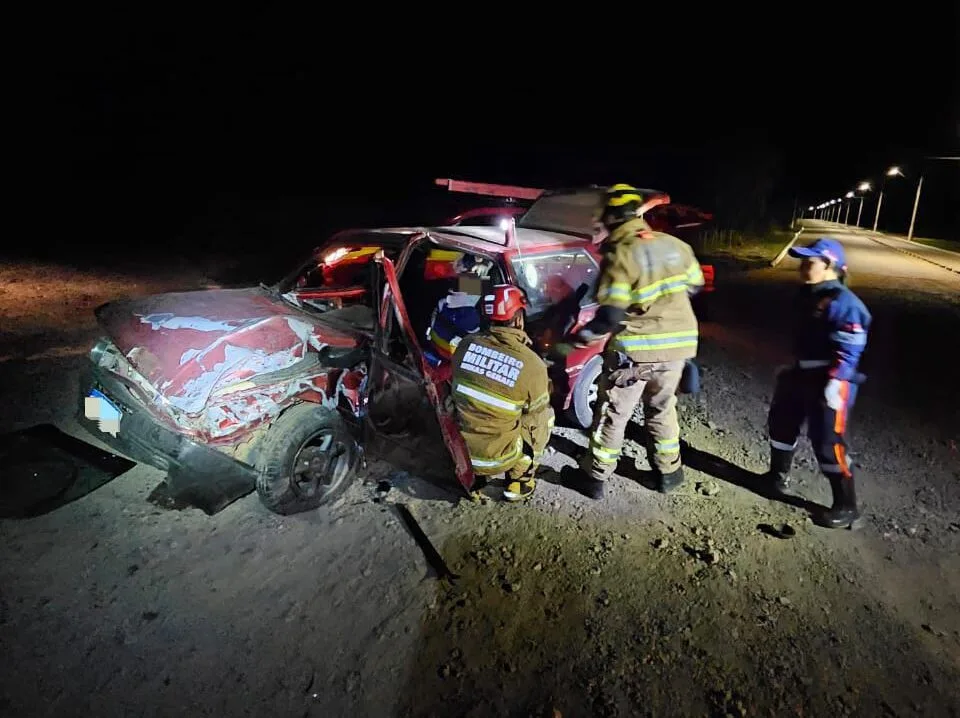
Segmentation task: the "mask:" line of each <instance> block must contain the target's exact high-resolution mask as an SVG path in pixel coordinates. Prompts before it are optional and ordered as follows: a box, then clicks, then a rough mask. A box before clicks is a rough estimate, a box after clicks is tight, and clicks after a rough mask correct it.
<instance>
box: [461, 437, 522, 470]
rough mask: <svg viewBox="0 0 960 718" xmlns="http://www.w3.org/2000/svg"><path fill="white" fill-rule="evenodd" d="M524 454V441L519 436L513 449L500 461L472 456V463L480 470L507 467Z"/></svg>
mask: <svg viewBox="0 0 960 718" xmlns="http://www.w3.org/2000/svg"><path fill="white" fill-rule="evenodd" d="M522 452H523V439H521V438H520V437H519V436H518V437H517V441H516V443H514V445H513V449H512V450H511V451H510V453H509V454H507V455H506V456H504V457H502V458H499V459H488V458H485V457H479V456H473V455H471V456H470V463H471V464H473V465H474V466H476V467H477V468H480V469H495V468H497V467H499V466H505V465H506V464H509V463H511V462H513V461H516V458H517V456H519V455H520V454H521V453H522Z"/></svg>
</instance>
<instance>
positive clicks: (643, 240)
mask: <svg viewBox="0 0 960 718" xmlns="http://www.w3.org/2000/svg"><path fill="white" fill-rule="evenodd" d="M642 204H643V197H642V196H641V194H640V192H639V191H638V190H637V189H635V188H634V187H631V186H630V185H623V184H618V185H614V186H613V187H611V188H610V189H609V190H608V191H607V196H606V203H605V206H604V208H603V213H602V215H601V222H602V223H603V225H604V226H605V227H606V228H607V229H608V231H609V233H610V234H609V236H608V237H607V238H606V239H605V240H604V243H603V252H604V260H603V264H602V266H601V275H600V280H599V282H598V284H597V301H598V302H599V304H600V308H599V309H598V311H597V314H596V317H595V318H594V319H593V321H591V322H590V323H589V324H587V325H586V326H585V327H583V328H582V329H581V330H580V331H579V332H577V334H576V335H575V340H576V341H577V342H578V343H580V344H584V343H591V342H594V341H601V340H602V339H603V338H604V336H605V335H606V334H608V333H610V332H613V336H611V337H610V340H609V342H608V343H607V347H606V351H605V353H604V367H603V374H602V375H601V378H600V387H599V395H598V398H597V405H596V411H595V413H594V418H593V426H592V427H591V434H590V446H589V450H588V451H587V453H585V454H584V456H583V457H582V459H581V462H580V464H581V468H582V469H583V470H584V472H585V473H586V476H585V477H582V479H583V487H582V488H583V490H584V491H583V493H585V494H586V495H588V496H590V497H592V498H595V499H599V498H602V497H603V488H604V483H603V482H604V481H606V479H608V478H609V477H610V475H611V474H612V473H613V471H614V469H615V468H616V465H617V459H618V458H619V456H620V449H621V446H622V444H623V435H624V431H625V430H626V427H627V422H629V421H630V417H631V416H632V415H633V412H634V409H635V408H636V407H637V405H638V404H642V405H643V413H644V417H645V423H646V428H647V432H648V434H649V436H650V439H651V444H652V446H651V448H652V452H653V456H652V460H651V462H650V463H651V464H652V465H653V467H654V469H655V470H656V473H657V475H658V478H659V485H658V488H659V490H660V491H661V492H667V491H669V490H671V489H673V488H675V487H677V486H679V485H680V484H681V483H683V468H682V466H681V464H680V425H679V423H678V421H677V411H676V404H677V398H676V392H677V387H678V385H679V383H680V379H681V376H682V374H683V369H684V363H685V361H686V360H687V359H692V358H693V357H695V356H696V354H697V341H698V327H697V319H696V316H695V315H694V313H693V308H692V307H691V305H690V295H691V294H693V293H695V292H696V291H698V289H699V287H701V286H703V274H702V272H701V270H700V263H699V262H698V261H697V258H696V256H695V255H694V253H693V250H692V249H691V248H690V246H689V245H688V244H686V243H685V242H683V241H681V240H679V239H677V238H676V237H673V236H671V235H669V234H664V233H662V232H654V231H652V230H651V229H650V227H649V225H647V223H646V222H645V221H644V220H643V219H642V218H640V217H639V216H638V212H639V210H640V208H641V205H642Z"/></svg>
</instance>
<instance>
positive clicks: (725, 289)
mask: <svg viewBox="0 0 960 718" xmlns="http://www.w3.org/2000/svg"><path fill="white" fill-rule="evenodd" d="M804 226H805V228H806V229H805V231H804V232H803V234H801V235H800V238H799V240H798V244H801V245H802V244H805V243H807V242H810V241H812V240H813V239H815V238H816V237H818V236H822V235H830V236H832V237H836V238H837V239H839V240H840V241H841V242H842V243H843V245H844V248H845V249H846V251H847V264H848V266H849V267H850V273H851V274H850V287H851V289H853V290H854V291H855V292H856V293H857V294H858V295H859V296H860V298H861V299H863V301H864V302H865V303H866V305H867V307H868V308H869V309H870V311H871V313H872V314H873V319H874V321H873V326H872V328H871V332H870V342H869V345H868V347H867V353H866V355H865V357H864V361H863V363H862V365H861V368H862V369H863V370H864V371H865V372H866V373H867V374H868V375H869V377H870V380H869V387H868V389H867V391H866V393H865V396H864V403H863V407H862V410H863V411H867V410H870V411H874V412H876V413H879V414H886V415H888V416H890V417H891V420H892V421H906V422H907V423H912V424H913V425H915V426H920V425H924V426H925V427H926V430H927V433H928V435H929V436H940V437H943V438H944V439H946V440H955V439H957V438H960V402H958V401H957V397H958V396H960V371H958V370H957V361H958V357H960V273H956V272H954V271H951V270H950V269H945V268H942V267H940V266H937V265H935V264H932V263H931V262H930V261H927V259H930V260H932V261H936V262H937V263H938V264H944V265H947V263H948V262H951V263H953V265H957V266H958V268H960V257H953V256H951V255H950V254H949V253H947V252H943V251H937V250H934V249H933V248H929V247H921V246H918V245H913V244H909V243H907V242H905V241H903V240H897V239H895V238H891V237H888V236H886V235H876V234H874V233H872V232H867V231H864V230H856V229H851V228H848V227H843V226H842V225H837V224H832V223H827V222H817V221H807V222H805V223H804ZM904 248H905V249H907V250H910V251H911V252H912V251H913V250H918V251H917V252H916V253H915V254H917V255H921V256H914V255H913V254H907V253H905V252H903V251H900V250H901V249H904ZM921 257H923V258H921ZM944 260H946V261H944ZM799 264H800V262H799V260H797V259H794V258H792V257H789V256H787V257H786V258H785V259H784V260H783V261H782V262H780V264H778V265H777V267H776V268H772V269H771V268H766V269H758V270H752V271H749V272H746V273H742V274H727V275H723V274H721V276H720V278H719V282H718V290H717V294H716V295H715V301H716V306H715V309H714V311H713V319H714V321H713V322H710V323H708V324H706V325H704V327H703V328H702V333H703V334H704V336H705V337H706V338H708V339H709V340H710V341H712V342H714V343H716V344H717V345H718V346H720V347H723V348H724V349H726V350H728V351H738V352H740V353H744V352H746V353H748V354H750V355H752V356H753V358H754V360H755V361H756V362H757V363H758V364H759V365H761V367H759V368H758V371H760V372H761V373H762V372H764V371H766V370H765V369H763V368H762V366H763V365H765V366H770V365H773V364H776V363H782V362H785V361H788V360H789V347H790V343H791V339H790V305H791V302H792V301H793V297H794V296H795V293H796V291H797V288H798V286H799V285H800V281H801V280H800V277H799V276H798V273H797V272H798V268H799ZM948 266H951V265H948ZM873 399H875V400H877V401H879V402H880V403H879V404H874V405H873V406H869V404H870V402H871V400H873ZM891 410H893V413H889V414H887V412H890V411H891ZM861 413H863V412H861Z"/></svg>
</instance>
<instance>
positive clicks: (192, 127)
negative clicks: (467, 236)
mask: <svg viewBox="0 0 960 718" xmlns="http://www.w3.org/2000/svg"><path fill="white" fill-rule="evenodd" d="M384 7H386V6H384ZM578 7H579V6H578ZM581 10H582V11H583V12H584V16H583V17H582V18H580V17H577V16H568V17H566V18H565V19H566V20H567V21H571V20H572V21H573V23H574V24H575V25H576V28H575V29H576V32H573V33H571V32H570V30H569V27H567V26H563V27H560V26H558V27H551V26H550V24H549V22H547V19H545V18H544V17H537V16H534V17H533V18H532V20H533V22H531V23H527V22H526V20H527V18H519V17H516V16H515V15H512V14H510V13H509V12H508V11H506V10H496V9H494V8H487V9H482V8H473V9H472V10H471V9H466V8H464V9H463V13H465V14H464V15H463V17H462V18H459V19H457V18H450V17H440V18H438V17H437V16H436V13H434V14H433V15H427V16H424V17H415V16H413V15H410V14H408V13H410V12H412V11H411V10H409V9H408V8H400V7H396V8H392V10H391V13H392V15H391V17H384V16H383V14H382V13H381V12H380V11H379V10H378V11H372V10H371V11H369V12H367V13H366V14H367V15H373V16H375V17H374V18H370V17H358V18H350V17H348V16H343V17H337V16H334V15H329V14H328V15H324V16H322V17H320V18H310V19H307V18H295V17H289V18H283V17H270V18H267V17H263V18H252V19H251V18H247V19H246V20H245V22H244V23H242V26H241V24H240V23H235V22H233V19H232V18H228V17H224V18H219V19H218V18H213V21H214V22H212V23H211V22H210V21H211V18H203V23H202V24H201V23H200V21H199V18H196V17H193V16H185V17H180V18H165V20H171V19H172V20H174V22H173V23H172V24H171V26H170V27H169V28H168V27H160V26H159V24H158V23H157V21H156V20H157V19H156V18H148V17H145V16H134V15H129V16H122V17H118V16H112V15H111V16H104V17H101V18H93V17H90V16H89V15H84V16H82V17H79V18H76V24H75V25H72V24H71V23H70V22H68V21H67V20H66V19H63V18H61V20H63V22H64V24H63V25H62V27H61V28H60V30H59V31H58V32H57V33H51V34H47V35H46V36H45V37H44V38H43V41H42V46H43V47H44V48H48V49H49V51H48V52H42V53H37V56H38V57H42V59H43V63H42V64H43V68H44V70H45V77H44V80H43V82H42V83H38V85H37V87H39V89H40V91H39V93H38V94H39V96H40V100H41V102H39V103H36V106H37V107H42V108H43V111H42V112H41V113H40V117H39V118H38V120H37V126H38V129H40V131H41V132H40V137H41V139H40V140H39V142H38V145H37V147H38V150H39V151H38V155H37V156H38V158H39V157H41V156H42V157H43V159H42V160H39V159H38V161H37V164H38V166H39V168H40V169H41V170H42V171H41V172H40V173H38V174H39V178H38V182H37V184H36V185H35V186H33V187H32V188H31V189H32V190H35V191H34V192H33V194H34V195H35V197H40V198H41V199H42V203H43V205H44V206H45V208H46V209H45V211H43V212H41V213H39V219H40V222H39V225H38V226H39V228H40V231H39V234H40V237H39V241H38V242H31V243H29V247H28V246H25V245H18V246H14V247H12V249H13V250H14V251H19V252H23V251H29V252H31V253H38V252H47V253H60V252H65V251H67V250H70V251H71V253H74V254H76V253H80V254H83V255H85V256H87V257H90V256H95V255H97V254H98V253H100V252H104V253H109V254H112V255H115V254H118V253H125V252H136V253H142V252H144V251H174V250H176V251H188V250H189V251H197V252H200V251H209V250H228V251H237V252H248V253H249V252H257V251H259V250H261V249H262V248H263V247H264V246H269V247H270V248H271V251H273V250H277V251H280V250H286V249H291V250H296V251H297V252H299V253H302V252H303V250H304V248H305V247H307V246H309V245H311V243H316V242H317V241H319V240H320V239H322V237H323V236H324V235H325V234H326V233H327V232H329V231H330V230H332V229H335V228H338V227H343V226H349V225H382V224H422V223H430V222H435V221H439V220H440V219H442V218H443V217H444V216H445V215H446V214H447V213H448V211H449V210H450V209H453V208H455V207H454V205H455V204H456V202H457V201H458V200H459V201H461V202H462V199H463V198H454V197H450V196H449V195H448V194H446V193H444V192H442V191H441V190H439V189H436V188H434V186H433V179H434V178H435V177H454V178H463V179H474V180H478V181H490V182H506V183H514V184H532V185H535V186H545V187H552V186H563V185H572V184H580V183H600V184H602V183H608V182H617V181H627V182H632V183H634V184H637V185H640V186H649V187H656V188H660V189H664V190H667V191H668V192H669V193H670V194H671V196H672V197H673V199H674V201H677V202H681V203H689V204H694V205H697V206H701V207H703V208H706V209H708V210H712V211H714V212H716V213H717V217H718V222H719V224H720V225H722V226H724V227H729V228H739V229H753V230H761V229H763V228H764V227H766V226H769V225H770V224H771V223H779V224H785V223H787V222H789V220H790V217H791V214H792V212H793V209H794V203H795V202H797V203H798V204H799V205H801V206H803V207H805V206H807V205H810V204H816V203H818V202H821V201H824V200H828V199H831V198H836V197H840V196H842V195H843V194H844V193H845V192H846V191H847V190H850V189H853V188H854V186H855V185H856V183H857V182H859V181H861V180H864V179H869V180H872V181H873V182H874V185H875V186H877V185H878V184H879V182H880V181H881V179H882V176H883V172H884V170H885V169H886V168H887V167H888V166H890V165H891V164H897V165H899V166H901V167H902V168H903V170H904V172H905V173H906V174H907V177H906V178H896V179H894V180H891V181H889V182H888V183H887V188H888V191H887V193H886V194H885V197H884V207H883V213H882V216H881V221H880V226H881V228H882V229H887V230H890V231H899V232H904V233H905V232H906V229H907V225H908V223H909V218H910V209H911V206H912V201H913V194H914V190H915V187H916V179H917V176H918V174H919V173H920V172H923V173H925V177H926V179H925V182H924V193H923V198H922V200H921V207H920V212H919V214H918V226H917V230H916V233H917V234H918V235H919V236H938V237H946V238H954V239H960V210H958V207H960V163H957V162H952V163H950V162H931V161H924V160H923V159H922V158H923V157H924V156H925V155H960V100H958V95H960V87H958V77H957V75H958V72H957V67H958V64H960V50H958V40H957V32H958V31H957V27H958V16H957V10H956V8H955V7H952V8H951V7H945V8H944V9H942V10H940V11H938V12H939V13H940V14H939V15H937V14H934V13H924V14H922V15H921V14H920V13H919V12H915V11H914V9H913V8H912V7H902V6H899V7H897V8H896V10H895V11H894V10H891V11H890V12H889V13H886V12H885V11H883V10H877V9H875V8H869V9H868V8H867V7H865V6H863V5H862V4H860V5H856V6H851V8H850V9H848V10H845V9H842V8H841V9H837V7H836V6H833V7H832V8H831V7H830V6H826V7H825V8H824V9H823V10H822V11H818V10H816V9H815V8H814V7H812V6H807V7H806V8H805V10H804V12H803V13H797V12H795V11H791V10H789V9H785V10H783V12H782V13H780V14H779V15H778V14H770V15H763V14H758V13H759V11H751V12H746V11H744V12H743V14H740V15H736V14H735V13H733V12H732V11H730V10H728V9H715V10H713V11H711V12H712V13H713V14H712V15H710V16H706V15H705V12H706V11H693V10H690V11H689V12H686V11H685V12H684V15H683V16H681V17H660V16H653V15H651V14H644V13H641V14H640V15H638V16H636V17H631V18H626V17H620V16H619V15H618V14H617V13H618V12H619V11H616V12H614V11H604V10H602V9H601V8H599V7H598V8H596V9H589V12H586V10H585V9H583V8H581ZM341 11H342V9H341ZM338 12H340V11H338ZM451 12H452V11H451ZM770 12H771V13H772V10H771V11H770ZM778 12H779V11H778ZM478 13H481V14H482V16H481V17H478V16H477V14H478ZM605 13H607V14H605ZM444 20H447V21H450V24H449V25H445V26H443V27H441V26H440V25H437V24H436V23H439V22H442V21H444ZM554 20H556V18H553V19H551V20H550V21H551V22H553V21H554ZM372 21H375V24H376V26H377V27H373V24H372ZM430 23H434V25H431V24H430ZM34 89H35V90H36V89H37V88H36V87H35V88H34ZM875 196H876V193H875V192H874V193H872V194H871V195H870V196H869V197H868V199H867V201H866V202H865V206H864V221H863V223H864V224H868V223H869V224H872V218H873V210H874V208H875ZM854 210H855V208H854ZM851 216H853V214H852V213H851ZM867 220H869V222H868V221H867ZM10 249H11V247H9V246H8V251H10Z"/></svg>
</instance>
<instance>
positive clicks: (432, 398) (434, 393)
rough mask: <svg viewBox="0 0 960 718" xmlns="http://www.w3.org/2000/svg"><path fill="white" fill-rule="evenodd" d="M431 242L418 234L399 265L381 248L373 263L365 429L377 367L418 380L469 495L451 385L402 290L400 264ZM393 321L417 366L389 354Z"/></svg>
mask: <svg viewBox="0 0 960 718" xmlns="http://www.w3.org/2000/svg"><path fill="white" fill-rule="evenodd" d="M429 241H430V236H429V234H428V233H427V232H426V231H421V232H419V233H417V234H416V235H415V236H413V237H412V238H411V239H410V242H409V243H408V244H407V246H406V247H405V248H404V249H403V251H402V252H401V253H400V256H399V257H398V258H397V263H396V264H394V262H393V261H392V260H391V259H390V258H389V257H387V256H386V254H385V253H384V252H382V251H380V252H377V254H375V255H374V258H373V259H374V262H375V263H376V264H377V266H378V267H379V269H380V271H379V272H378V273H377V290H378V292H379V297H380V301H379V302H378V303H377V321H376V331H375V336H374V341H373V344H372V347H371V354H370V377H371V381H369V382H368V383H367V386H366V387H365V388H364V395H363V397H362V406H363V407H364V427H365V428H364V431H374V429H373V426H372V424H371V422H370V421H369V417H368V412H367V411H366V409H367V407H368V403H369V399H370V392H371V391H372V390H373V389H374V388H375V382H376V377H378V376H380V373H379V371H378V370H377V365H378V364H379V365H383V366H385V367H387V368H389V369H390V370H391V371H395V372H397V373H398V374H400V375H402V376H405V377H406V378H407V379H409V380H411V381H415V382H416V383H418V384H419V385H420V386H421V387H422V388H423V390H424V392H425V394H426V396H427V400H428V401H429V402H430V404H431V406H432V407H433V410H434V412H435V414H436V417H437V421H438V423H439V426H440V432H441V435H442V437H443V442H444V444H445V445H446V448H447V451H448V452H449V454H450V457H451V459H452V460H453V465H454V470H455V472H456V476H457V481H458V482H459V484H460V486H461V487H462V488H463V489H464V491H465V492H467V493H468V494H469V493H470V492H471V491H472V490H473V486H474V483H475V481H476V477H475V476H474V473H473V466H472V464H471V463H470V454H469V452H468V451H467V446H466V443H465V442H464V440H463V436H462V435H461V434H460V430H459V428H458V426H457V420H456V409H455V408H454V405H453V402H452V401H450V389H449V384H448V382H446V381H444V380H443V379H442V378H441V375H440V373H439V372H438V371H437V370H436V369H434V367H432V366H430V364H429V363H428V362H427V360H426V357H425V356H424V354H423V350H422V348H421V346H420V342H419V340H418V339H417V337H416V334H415V333H414V331H413V325H412V324H411V322H410V316H409V314H408V313H407V307H406V304H405V303H404V301H403V296H402V295H401V293H400V283H399V279H398V272H397V267H398V266H399V267H400V270H401V271H402V270H403V269H404V268H405V267H406V264H407V261H408V260H409V258H410V255H411V254H412V253H413V252H414V251H415V250H416V249H417V248H418V247H419V246H420V245H421V244H423V243H425V242H429ZM393 321H395V322H397V323H398V325H399V327H400V330H401V336H402V338H403V341H404V343H405V344H406V347H407V350H408V352H409V356H411V357H413V358H414V364H415V366H416V369H411V368H410V367H408V366H403V365H401V364H398V363H397V362H396V361H394V360H393V359H392V358H391V357H390V356H389V355H388V346H389V341H390V333H391V331H392V324H391V322H393Z"/></svg>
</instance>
